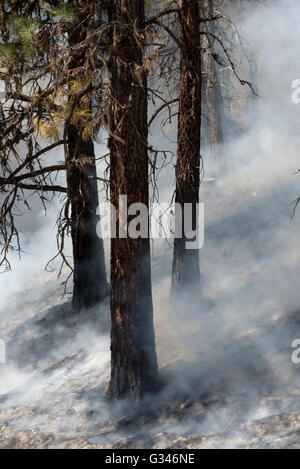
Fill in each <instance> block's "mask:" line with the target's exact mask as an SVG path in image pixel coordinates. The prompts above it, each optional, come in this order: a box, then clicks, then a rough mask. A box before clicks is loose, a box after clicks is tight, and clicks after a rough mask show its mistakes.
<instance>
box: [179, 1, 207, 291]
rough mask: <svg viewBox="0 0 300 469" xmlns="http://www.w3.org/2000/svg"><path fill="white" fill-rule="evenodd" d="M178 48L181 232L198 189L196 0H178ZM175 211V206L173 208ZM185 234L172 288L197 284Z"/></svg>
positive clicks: (196, 253) (197, 269)
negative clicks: (186, 207)
mask: <svg viewBox="0 0 300 469" xmlns="http://www.w3.org/2000/svg"><path fill="white" fill-rule="evenodd" d="M178 6H179V8H180V11H179V41H180V45H181V50H180V102H179V115H178V136H177V145H178V146H177V162H176V195H175V202H176V203H177V204H178V205H177V207H178V206H180V207H181V210H179V211H177V213H175V218H176V219H178V218H181V222H182V226H183V231H184V228H185V226H184V213H185V212H184V204H186V203H189V204H191V205H192V208H193V217H192V218H193V220H192V221H193V228H194V229H195V227H196V216H197V214H196V211H197V208H196V206H197V203H198V202H199V188H200V161H201V160H200V126H201V56H200V31H199V27H200V13H199V4H198V0H190V1H187V0H178ZM175 210H176V209H175ZM186 241H187V239H186V237H185V236H184V233H183V236H182V237H178V238H175V239H174V253H173V269H172V291H173V293H178V292H180V291H183V290H184V289H190V288H192V286H193V285H197V288H199V284H200V266H199V250H190V249H186Z"/></svg>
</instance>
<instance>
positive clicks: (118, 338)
mask: <svg viewBox="0 0 300 469" xmlns="http://www.w3.org/2000/svg"><path fill="white" fill-rule="evenodd" d="M113 5H114V8H115V10H114V19H115V21H116V29H115V34H114V41H115V44H114V46H115V47H114V48H113V50H112V54H113V55H112V58H111V61H110V73H111V92H112V98H113V99H112V103H111V121H110V133H111V137H110V140H109V148H110V190H111V203H112V204H113V205H114V207H116V209H117V214H116V215H117V216H116V218H117V224H116V226H117V238H116V239H112V240H111V320H112V327H111V380H110V386H109V390H108V394H109V395H110V396H113V397H119V396H124V395H131V396H133V397H134V398H135V399H139V398H141V397H142V396H143V394H145V393H146V392H151V391H154V390H155V389H156V386H157V380H158V367H157V358H156V351H155V337H154V326H153V306H152V289H151V266H150V243H149V238H138V239H130V238H122V239H121V238H120V237H118V235H119V226H120V211H119V195H120V194H121V195H127V197H128V200H127V202H128V206H129V205H130V204H133V203H136V202H140V203H143V204H145V205H146V206H148V203H149V200H148V199H149V194H148V190H149V189H148V185H149V181H148V154H147V140H148V130H147V91H146V71H145V68H144V66H143V58H144V47H145V39H144V36H143V35H144V22H145V17H144V0H115V1H114V3H113Z"/></svg>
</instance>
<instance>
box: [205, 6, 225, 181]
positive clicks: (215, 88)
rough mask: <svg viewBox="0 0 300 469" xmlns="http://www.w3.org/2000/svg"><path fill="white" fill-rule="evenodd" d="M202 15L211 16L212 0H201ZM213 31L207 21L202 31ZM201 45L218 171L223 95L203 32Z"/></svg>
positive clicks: (212, 149) (221, 150) (221, 155)
mask: <svg viewBox="0 0 300 469" xmlns="http://www.w3.org/2000/svg"><path fill="white" fill-rule="evenodd" d="M201 6H202V15H203V17H204V18H211V17H212V16H213V2H212V0H202V3H201ZM209 31H211V32H212V33H214V32H215V28H214V25H213V22H209V23H207V25H206V26H204V28H203V32H209ZM201 38H202V40H201V45H202V47H203V49H204V51H203V54H202V60H203V78H204V79H203V97H204V102H205V105H206V113H207V119H208V132H209V143H210V154H211V161H213V162H215V163H216V164H218V167H219V168H218V171H216V172H219V170H220V168H222V166H223V165H224V132H223V117H224V115H223V97H222V91H221V87H220V80H219V76H218V71H217V69H216V66H215V63H214V59H213V53H214V50H213V47H214V44H213V39H212V38H211V37H209V36H207V35H205V34H202V35H201Z"/></svg>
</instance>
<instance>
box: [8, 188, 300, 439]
mask: <svg viewBox="0 0 300 469" xmlns="http://www.w3.org/2000/svg"><path fill="white" fill-rule="evenodd" d="M283 192H284V191H282V190H281V191H280V194H281V195H280V197H282V194H283ZM287 193H289V190H288V189H287ZM226 194H227V195H226V197H225V198H224V193H222V197H221V196H220V197H218V196H214V198H211V199H210V200H207V204H206V213H207V218H206V238H207V241H206V244H205V247H204V250H203V252H202V253H201V266H202V276H203V285H202V290H203V291H204V292H205V294H203V302H202V305H200V304H199V303H198V302H197V301H195V302H194V303H195V304H194V305H192V306H191V305H190V303H189V302H187V303H186V305H180V306H179V307H178V311H177V312H176V313H174V314H173V311H169V307H168V289H169V275H168V274H169V268H170V254H171V253H170V251H168V250H166V254H165V256H166V259H168V260H167V261H165V259H162V258H161V257H157V258H155V259H154V262H153V278H154V298H155V323H156V330H157V334H156V339H157V350H158V358H159V365H160V370H161V376H162V381H163V383H164V387H163V389H162V391H161V393H160V394H159V395H158V396H149V397H148V398H147V399H146V400H145V402H143V403H141V404H133V403H132V402H126V401H122V402H119V403H118V404H116V403H114V404H113V405H112V404H111V402H110V401H109V400H107V399H106V398H105V390H106V387H107V385H108V379H109V372H110V351H109V319H108V304H103V305H102V306H101V307H99V308H96V309H94V310H91V311H89V312H87V313H85V314H81V315H77V316H74V315H72V314H71V315H70V311H69V306H68V304H67V303H64V304H61V303H57V304H56V306H53V302H55V301H56V302H57V301H58V299H59V293H60V287H58V281H57V279H56V277H55V275H54V274H49V278H48V281H47V282H46V283H45V284H43V285H40V284H39V283H38V281H36V284H33V285H32V287H31V288H30V289H28V290H26V291H21V292H19V294H17V295H15V296H14V298H11V299H10V300H9V301H8V302H6V303H5V305H4V306H3V307H1V310H0V319H1V329H0V337H1V339H3V340H5V341H6V344H7V363H6V364H5V365H0V371H1V380H0V447H1V448H299V447H300V365H295V364H293V363H292V361H291V354H292V352H293V349H292V348H291V343H292V341H293V340H294V339H297V338H300V312H298V311H299V310H300V292H298V290H300V289H299V288H296V286H295V285H296V284H297V283H296V280H297V276H298V279H299V278H300V277H299V275H298V274H299V267H298V266H299V265H300V263H299V262H298V261H299V259H298V257H299V256H298V257H297V256H296V254H295V255H294V256H293V255H292V252H294V247H293V243H290V244H289V246H288V247H286V251H285V252H284V253H280V255H279V251H281V247H282V246H281V244H280V239H281V238H282V237H284V235H285V225H284V226H281V229H280V233H277V235H276V236H275V238H276V240H274V242H273V243H272V249H271V248H270V246H269V244H270V238H269V234H270V230H271V231H272V232H273V231H274V230H273V225H272V223H273V220H274V216H273V215H274V210H275V208H274V210H273V211H272V207H274V204H273V202H274V198H275V199H276V196H277V194H278V193H277V192H276V193H271V192H270V193H268V194H259V193H252V192H251V193H250V192H249V190H247V189H245V190H244V191H239V192H237V191H236V190H234V189H232V190H228V191H227V193H226ZM287 197H288V196H287ZM284 200H285V198H284ZM271 202H272V204H271ZM224 207H225V208H224ZM270 207H271V208H270ZM266 208H267V211H266V210H265V209H266ZM266 213H268V216H266ZM275 218H276V217H275ZM254 226H255V229H254V228H253V227H254ZM293 229H294V230H295V233H294V234H295V237H296V235H297V233H296V229H297V230H298V226H295V227H294V228H293ZM298 232H299V231H298ZM254 235H255V236H254ZM227 240H231V242H230V243H228V242H227ZM245 250H246V254H245ZM249 251H250V252H249ZM262 251H263V252H264V254H263V256H262V254H261V252H262ZM262 257H263V258H262ZM287 260H289V261H287ZM279 261H280V262H279ZM278 271H280V274H279V273H278ZM216 276H217V278H215V277H216ZM213 279H214V280H213ZM293 282H295V284H294V283H293ZM270 292H271V294H270ZM283 292H284V293H283ZM184 308H186V309H184ZM183 314H184V320H183V319H182V318H183V316H182V315H183Z"/></svg>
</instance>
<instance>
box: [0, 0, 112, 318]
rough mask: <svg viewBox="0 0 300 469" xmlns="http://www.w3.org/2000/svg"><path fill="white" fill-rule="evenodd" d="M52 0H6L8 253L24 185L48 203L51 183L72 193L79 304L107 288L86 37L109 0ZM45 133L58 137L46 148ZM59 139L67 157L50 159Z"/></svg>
mask: <svg viewBox="0 0 300 469" xmlns="http://www.w3.org/2000/svg"><path fill="white" fill-rule="evenodd" d="M46 5H47V7H45V6H44V4H43V5H42V6H41V2H38V1H36V2H31V5H30V7H29V5H28V2H16V3H14V2H6V3H5V4H4V5H2V15H1V17H2V37H3V44H2V65H3V68H2V77H1V78H2V79H3V80H4V83H5V90H6V99H4V100H2V103H1V113H2V116H3V120H2V128H3V132H2V135H1V137H2V139H1V163H2V170H3V173H4V174H5V176H6V177H5V178H2V179H1V181H0V183H1V189H2V192H3V194H4V193H5V194H6V195H5V197H4V203H3V204H2V209H1V211H2V213H1V215H2V217H1V230H2V236H3V254H4V258H3V261H7V252H8V250H9V248H10V247H13V244H12V243H13V239H14V238H16V239H17V248H18V249H19V248H20V246H19V241H18V233H17V229H16V226H15V223H14V215H13V213H14V212H13V211H14V210H17V209H18V205H20V201H22V200H23V201H24V202H25V203H27V202H26V201H27V200H28V198H27V195H26V194H25V193H24V191H28V190H30V191H36V192H37V193H38V194H39V196H40V198H41V200H42V202H43V203H45V201H46V196H45V193H46V192H48V191H49V192H62V193H66V194H67V199H66V201H65V204H64V210H63V211H62V212H61V214H63V216H62V217H61V218H60V219H59V237H58V240H59V253H60V254H61V255H62V256H63V259H64V261H65V262H67V263H68V261H67V259H66V257H65V255H64V238H65V236H66V235H67V234H68V232H69V230H71V236H72V242H73V258H74V291H73V306H74V308H75V309H78V310H80V309H85V308H88V307H90V306H92V305H94V304H96V303H97V302H99V301H101V300H102V299H103V298H104V297H105V296H106V295H107V292H108V285H107V282H106V270H105V262H104V249H103V242H102V240H101V239H100V238H99V237H98V236H97V233H96V226H97V223H98V221H99V216H98V215H97V214H96V210H97V207H98V203H99V201H98V188H97V175H96V165H95V163H96V161H95V153H94V144H93V139H94V136H95V134H96V125H94V122H92V120H93V115H92V93H91V81H92V79H93V78H92V76H93V77H94V76H95V73H94V74H93V73H91V72H90V71H89V70H88V68H89V65H90V63H89V60H90V59H91V47H88V46H89V43H88V41H87V36H88V34H91V33H92V31H95V29H96V28H98V29H99V27H101V25H100V24H99V22H100V20H101V14H102V11H101V8H102V2H99V1H97V2H92V3H90V4H89V5H88V6H87V5H85V4H83V2H81V1H77V0H76V1H74V2H69V4H65V3H63V2H57V1H53V2H48V4H46ZM95 37H96V36H95ZM34 48H35V50H36V52H32V50H33V51H34ZM0 53H1V50H0ZM98 66H99V65H98ZM94 99H95V95H94ZM74 103H75V104H74ZM41 137H46V139H53V140H54V143H53V144H49V145H44V147H43V148H41V143H42V141H41ZM20 145H21V146H20ZM59 146H63V147H64V150H65V162H64V164H55V165H51V166H47V165H45V161H44V160H43V157H44V156H45V155H46V153H47V152H48V151H50V150H52V151H53V150H56V149H58V148H59ZM26 147H27V148H26ZM25 148H26V150H27V151H25ZM24 153H25V155H24ZM58 171H66V175H67V187H61V186H59V185H57V184H55V182H54V180H55V175H57V174H58ZM53 175H54V180H53V178H52V176H53ZM28 180H30V183H29V184H28ZM26 181H27V182H26ZM16 205H17V207H16ZM69 210H70V212H71V214H70V215H69Z"/></svg>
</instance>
